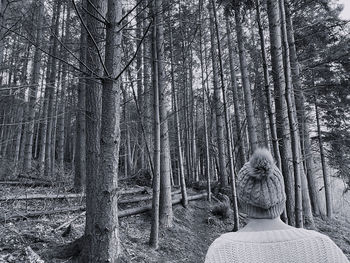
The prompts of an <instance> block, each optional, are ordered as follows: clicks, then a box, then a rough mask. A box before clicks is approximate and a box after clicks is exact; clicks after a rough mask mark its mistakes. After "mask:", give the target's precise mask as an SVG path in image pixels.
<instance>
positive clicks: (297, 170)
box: [279, 0, 303, 228]
mask: <svg viewBox="0 0 350 263" xmlns="http://www.w3.org/2000/svg"><path fill="white" fill-rule="evenodd" d="M279 8H280V14H281V28H282V44H283V48H284V61H283V62H284V76H285V82H286V84H285V87H286V91H285V96H286V102H287V111H288V119H289V125H290V132H291V139H292V156H293V168H294V181H295V184H294V186H295V190H294V191H295V221H296V227H299V228H302V227H303V199H302V185H301V169H303V167H302V166H301V164H302V161H301V157H300V155H299V153H300V136H299V130H298V121H297V118H296V113H295V105H294V103H293V100H292V93H293V90H292V89H293V86H292V72H291V68H290V58H289V46H288V38H287V27H286V16H285V11H284V0H279Z"/></svg>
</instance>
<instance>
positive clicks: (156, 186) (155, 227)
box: [149, 0, 161, 249]
mask: <svg viewBox="0 0 350 263" xmlns="http://www.w3.org/2000/svg"><path fill="white" fill-rule="evenodd" d="M156 1H159V0H156ZM151 5H152V9H151V13H152V18H153V28H152V85H153V110H154V112H153V114H154V119H153V125H154V126H153V136H154V137H153V140H154V141H153V144H154V145H153V182H152V185H153V198H152V224H151V233H150V240H149V243H150V246H151V247H153V248H155V249H157V248H158V246H159V195H160V194H159V192H160V151H161V150H160V139H161V138H160V133H161V128H160V110H159V94H160V91H159V85H158V82H159V75H158V70H159V69H158V63H157V58H158V52H157V44H156V42H157V27H158V19H159V15H158V12H157V3H152V4H151ZM158 5H159V3H158Z"/></svg>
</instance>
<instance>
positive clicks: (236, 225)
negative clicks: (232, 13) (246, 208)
mask: <svg viewBox="0 0 350 263" xmlns="http://www.w3.org/2000/svg"><path fill="white" fill-rule="evenodd" d="M211 3H212V5H213V13H214V22H215V28H216V30H215V31H216V40H217V43H218V55H219V56H218V59H219V65H220V79H221V91H222V98H223V105H224V114H225V128H226V143H227V151H228V158H229V171H230V184H231V191H232V203H233V221H234V227H233V231H234V232H236V231H238V229H239V216H238V202H237V191H236V180H235V171H234V161H233V156H232V153H233V150H232V142H231V127H230V118H229V115H228V109H227V102H226V87H225V81H224V68H223V66H222V56H221V44H220V35H219V27H218V19H217V15H216V7H215V2H214V0H212V1H211Z"/></svg>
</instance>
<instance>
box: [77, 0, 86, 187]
mask: <svg viewBox="0 0 350 263" xmlns="http://www.w3.org/2000/svg"><path fill="white" fill-rule="evenodd" d="M82 6H84V7H86V6H87V2H86V0H83V2H82ZM84 13H85V12H83V13H82V15H83V17H82V19H83V20H84V21H86V17H85V15H84ZM86 38H87V35H86V30H85V28H84V26H83V25H81V28H80V49H79V59H80V60H81V61H82V62H84V63H86V44H87V43H86ZM80 70H82V71H85V67H84V66H83V65H82V64H80ZM83 77H84V74H83V73H81V74H80V78H79V83H78V103H77V121H76V125H77V126H76V130H77V131H76V134H77V136H76V138H77V139H76V144H75V146H76V148H75V149H76V150H75V153H76V156H75V158H74V189H75V191H76V192H81V191H82V190H83V189H84V188H85V178H86V119H85V112H86V81H85V79H84V78H83Z"/></svg>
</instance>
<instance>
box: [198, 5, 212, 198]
mask: <svg viewBox="0 0 350 263" xmlns="http://www.w3.org/2000/svg"><path fill="white" fill-rule="evenodd" d="M202 8H203V0H199V16H200V17H199V22H200V28H199V34H200V35H199V59H200V64H201V80H202V99H203V129H204V140H205V145H204V147H205V148H204V149H205V177H206V179H207V200H208V201H209V202H210V201H211V185H210V184H211V182H210V153H209V137H208V125H207V98H206V87H205V78H204V70H205V69H204V65H203V43H202V41H203V26H202V22H203V21H202V11H203V9H202Z"/></svg>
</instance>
